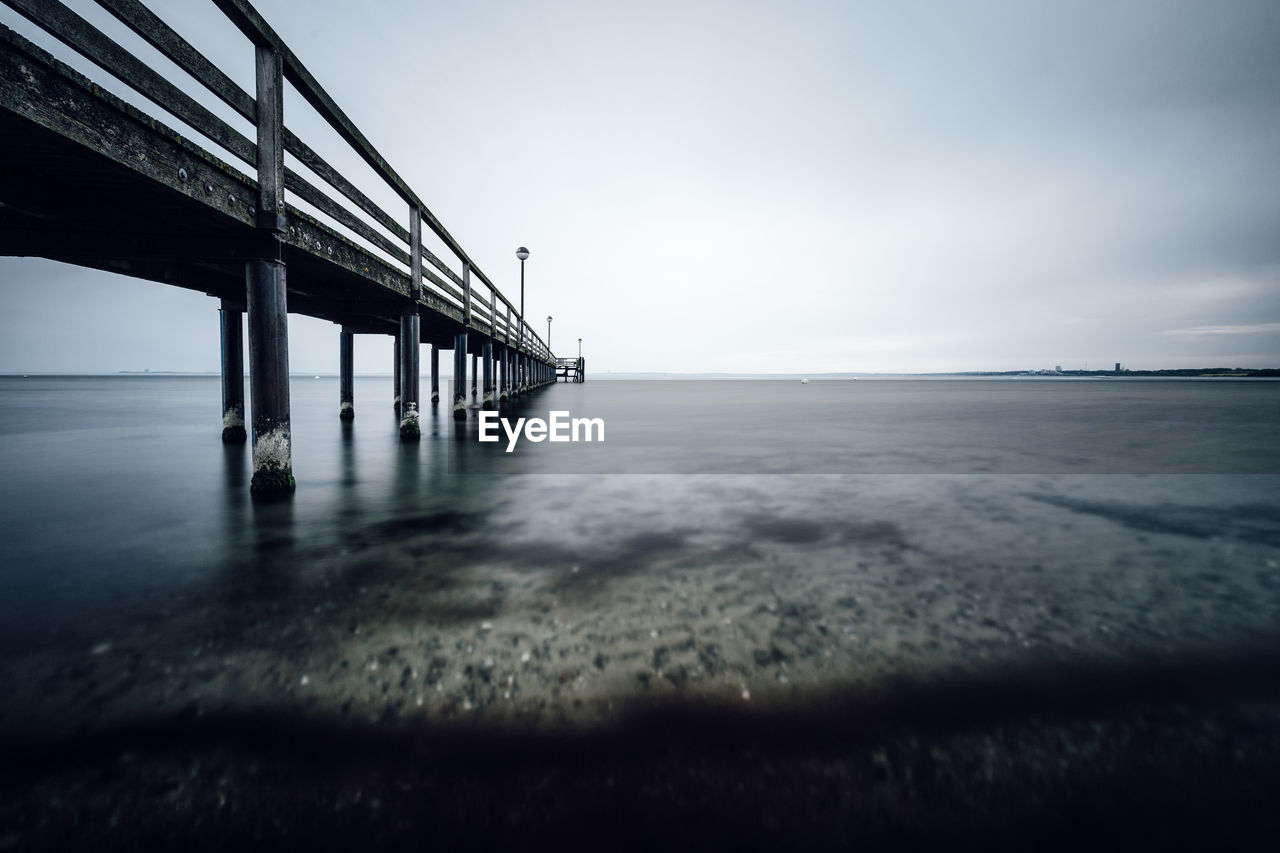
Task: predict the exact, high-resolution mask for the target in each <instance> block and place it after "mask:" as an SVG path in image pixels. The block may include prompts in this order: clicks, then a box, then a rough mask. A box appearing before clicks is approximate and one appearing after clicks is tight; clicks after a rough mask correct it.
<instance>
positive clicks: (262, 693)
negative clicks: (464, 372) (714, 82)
mask: <svg viewBox="0 0 1280 853" xmlns="http://www.w3.org/2000/svg"><path fill="white" fill-rule="evenodd" d="M556 482H557V483H559V482H560V481H556ZM642 485H643V484H642ZM653 485H654V488H653V490H652V492H653V497H652V498H651V499H649V500H647V501H645V500H640V499H638V498H637V497H636V495H637V494H638V493H643V490H642V489H638V488H637V481H636V480H634V479H632V480H626V481H625V482H621V481H609V480H607V479H604V480H598V481H597V480H592V481H590V482H589V483H583V482H565V483H564V484H563V485H557V486H554V487H548V486H547V484H546V483H541V484H537V488H538V492H537V495H536V498H537V500H536V501H535V500H522V499H521V498H522V496H521V495H519V494H514V495H504V496H503V499H504V500H507V501H509V503H510V505H511V506H514V507H520V510H519V512H521V513H522V514H523V515H522V521H523V522H524V523H523V526H522V525H517V524H514V523H507V522H508V521H509V520H508V519H505V518H504V517H503V510H502V508H501V507H492V506H486V507H470V506H467V505H455V506H450V507H448V508H429V509H428V510H426V511H424V513H423V514H421V515H419V516H415V517H412V518H406V519H404V520H403V521H398V522H395V523H394V524H391V525H383V526H382V527H381V528H379V529H377V530H370V531H368V533H367V536H366V537H365V538H363V539H362V538H361V537H359V536H354V537H349V545H350V550H349V551H348V552H347V553H329V552H328V551H316V552H308V551H307V550H306V548H305V543H296V542H289V541H284V542H277V541H272V540H271V539H270V538H264V540H263V542H262V543H261V546H260V553H259V558H258V559H257V560H256V561H255V562H253V564H252V565H246V566H245V567H244V570H243V574H236V571H235V570H234V569H232V570H229V572H230V574H229V575H228V577H226V578H225V579H223V580H224V583H223V587H222V591H221V592H220V593H218V594H214V595H209V594H202V595H195V596H192V597H191V598H190V600H166V601H164V602H163V603H162V605H161V606H157V607H156V609H155V612H153V613H146V614H143V616H142V617H140V618H129V619H121V620H119V621H118V623H116V624H109V625H108V627H107V628H103V629H102V633H100V634H94V635H93V636H90V637H87V638H83V639H80V640H76V641H75V642H55V641H53V640H50V641H49V642H47V643H45V644H43V645H41V644H35V645H33V646H31V647H29V648H26V649H23V650H21V651H19V652H15V653H11V654H8V655H7V656H6V657H5V658H4V660H3V661H2V663H3V670H2V671H0V675H3V679H4V683H5V684H6V686H7V688H8V692H7V696H6V698H5V699H4V701H3V702H0V767H2V770H0V774H2V775H0V784H2V785H3V790H2V792H0V794H2V796H0V850H5V849H24V850H25V849H36V850H39V849H48V850H56V849H72V848H74V849H86V850H90V849H91V850H103V849H119V850H126V849H139V848H153V849H154V848H158V849H196V850H227V849H244V848H246V847H256V848H264V847H274V848H287V849H291V848H302V849H455V848H477V847H478V848H482V849H483V848H490V847H496V846H502V847H507V848H513V849H530V848H549V849H550V848H557V849H592V850H595V849H619V848H628V849H655V848H679V849H692V848H699V849H706V848H714V849H719V848H722V847H725V848H745V849H868V848H870V849H902V848H914V849H926V848H929V849H932V848H935V847H938V846H939V845H943V844H945V845H947V846H948V847H956V846H959V847H966V848H968V847H972V848H977V849H1008V850H1013V849H1018V850H1026V849H1046V848H1053V849H1082V848H1099V847H1101V848H1106V849H1151V848H1155V849H1170V848H1184V849H1267V850H1271V849H1274V848H1275V846H1276V843H1277V839H1280V834H1278V831H1280V818H1278V817H1277V816H1276V811H1275V810H1274V808H1273V804H1274V803H1275V802H1278V801H1280V633H1278V632H1277V625H1280V519H1278V518H1277V514H1276V511H1275V510H1274V506H1275V505H1276V501H1275V498H1276V486H1275V484H1274V483H1273V482H1272V478H1259V479H1257V480H1254V481H1246V480H1240V479H1235V480H1215V479H1211V478H1167V479H1157V480H1144V479H1141V478H1138V479H1122V478H1109V479H1108V478H1100V479H1093V480H1088V479H1070V478H1064V479H1060V480H1054V479H1048V478H1022V479H1018V478H989V479H983V478H976V477H964V478H950V479H948V478H902V479H899V480H891V479H885V478H881V479H875V480H865V481H864V480H849V479H847V478H833V479H829V480H826V479H823V478H798V479H796V480H794V481H792V480H786V479H770V480H768V481H767V482H763V483H762V482H758V481H754V480H750V479H746V478H702V479H696V478H683V479H662V478H655V481H654V484H653ZM531 488H532V486H531ZM557 489H559V491H557ZM610 489H619V490H621V498H618V499H616V500H614V501H613V502H612V503H611V502H610V500H609V494H608V492H609V490H610ZM530 506H534V507H538V508H539V509H537V510H536V511H535V512H542V513H545V518H538V517H534V518H529V517H527V516H528V515H529V513H530V510H529V509H527V508H528V507H530ZM611 506H613V507H615V508H616V509H614V510H613V511H610V510H609V507H611ZM733 507H736V508H738V509H736V510H730V509H726V508H733ZM743 507H751V511H750V512H747V513H745V514H744V510H743V509H742V508H743ZM514 511H515V510H512V512H514ZM563 517H568V518H573V519H577V520H578V523H577V524H576V526H570V527H568V528H567V529H563V528H557V527H556V522H557V520H558V519H560V518H563ZM584 520H585V521H584ZM494 530H498V531H502V535H500V536H499V535H494ZM548 531H551V532H548Z"/></svg>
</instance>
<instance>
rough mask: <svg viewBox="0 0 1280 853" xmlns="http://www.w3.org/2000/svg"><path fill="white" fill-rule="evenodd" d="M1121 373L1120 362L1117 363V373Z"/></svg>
mask: <svg viewBox="0 0 1280 853" xmlns="http://www.w3.org/2000/svg"><path fill="white" fill-rule="evenodd" d="M1119 372H1120V362H1118V361H1117V362H1116V373H1119Z"/></svg>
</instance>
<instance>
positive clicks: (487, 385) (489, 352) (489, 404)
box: [480, 338, 496, 409]
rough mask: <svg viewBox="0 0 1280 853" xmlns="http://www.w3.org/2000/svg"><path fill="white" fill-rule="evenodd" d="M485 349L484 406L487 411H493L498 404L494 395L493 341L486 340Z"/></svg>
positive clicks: (483, 356) (482, 359) (481, 358)
mask: <svg viewBox="0 0 1280 853" xmlns="http://www.w3.org/2000/svg"><path fill="white" fill-rule="evenodd" d="M483 349H484V352H483V353H482V354H481V357H480V360H481V361H483V362H484V403H483V404H482V405H483V406H484V408H486V409H492V408H493V407H494V404H495V402H496V399H495V396H494V393H493V341H492V340H490V339H489V338H485V339H484V347H483Z"/></svg>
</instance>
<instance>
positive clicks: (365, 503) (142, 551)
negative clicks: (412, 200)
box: [0, 376, 1280, 654]
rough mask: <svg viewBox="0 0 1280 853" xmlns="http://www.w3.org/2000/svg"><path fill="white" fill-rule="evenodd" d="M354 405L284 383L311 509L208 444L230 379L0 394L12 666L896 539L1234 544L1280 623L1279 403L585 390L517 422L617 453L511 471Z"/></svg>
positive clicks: (965, 391) (1097, 557) (1088, 561)
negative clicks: (265, 486) (361, 584)
mask: <svg viewBox="0 0 1280 853" xmlns="http://www.w3.org/2000/svg"><path fill="white" fill-rule="evenodd" d="M446 386H447V383H446ZM355 393H356V419H355V421H354V423H353V424H343V423H342V422H340V421H339V419H338V387H337V380H336V379H335V378H311V377H295V378H294V379H293V382H292V406H293V409H292V427H293V436H294V447H293V465H294V472H295V475H296V478H297V482H298V488H297V492H296V495H295V496H294V497H293V498H292V500H289V501H286V502H283V503H256V502H254V501H252V500H251V499H250V496H249V492H248V481H249V477H250V454H249V450H248V448H247V447H246V446H230V447H224V446H223V445H222V444H221V443H220V441H219V431H220V426H221V422H220V398H219V394H220V385H219V380H218V379H217V378H216V377H163V376H146V377H142V376H129V377H123V376H122V377H31V378H23V377H4V378H0V471H3V478H0V648H3V649H4V651H5V652H6V653H8V654H23V653H25V652H28V651H31V650H33V649H42V648H64V647H65V648H81V649H83V648H87V647H89V646H92V645H93V644H94V643H95V642H98V641H99V640H100V639H101V638H104V637H106V638H110V637H116V636H120V635H121V634H122V633H127V629H128V626H129V625H131V624H134V623H135V622H136V620H139V619H150V620H158V619H166V618H172V619H179V618H181V614H182V613H183V612H184V608H191V607H196V606H197V605H199V604H200V603H201V602H204V601H208V600H219V601H228V600H231V601H236V600H239V599H237V596H244V597H245V598H244V600H245V601H248V600H249V598H250V597H252V598H253V600H254V601H257V602H259V603H260V602H262V601H264V600H272V599H279V600H281V601H285V600H287V599H288V598H289V596H291V595H292V594H293V591H294V589H295V587H298V586H305V585H306V583H307V578H308V572H311V571H313V569H312V567H314V566H316V565H319V564H321V563H323V565H324V567H325V569H324V571H325V572H327V573H328V575H327V576H332V574H333V573H334V572H335V571H338V572H339V573H340V572H341V567H342V561H343V560H344V559H345V557H344V555H348V554H349V555H351V560H352V565H353V566H355V565H356V564H357V561H358V563H359V565H360V566H367V565H368V564H369V562H370V554H375V555H376V554H377V553H379V549H385V550H386V552H387V553H388V554H390V553H392V552H393V551H394V549H395V548H396V547H397V544H398V543H399V544H403V543H404V542H406V541H410V540H412V541H413V542H414V543H415V544H414V546H413V547H414V549H415V550H414V553H417V554H420V555H423V554H425V555H426V556H425V557H423V559H424V560H426V561H427V562H426V563H425V564H424V563H423V562H422V560H419V561H418V562H417V563H413V562H406V563H403V566H404V568H388V569H387V570H386V571H388V572H391V573H392V576H391V577H390V578H389V580H388V578H386V577H384V578H383V580H387V581H388V582H389V583H392V584H393V585H394V583H395V578H394V572H396V571H404V572H419V571H422V570H423V565H430V559H431V555H432V554H433V553H438V554H442V555H445V556H446V557H448V558H449V559H451V560H453V561H454V563H458V562H459V561H462V562H464V563H465V562H466V561H467V560H479V559H482V558H484V556H485V555H486V554H497V555H499V556H500V557H501V559H502V560H505V561H506V564H507V565H511V566H515V567H516V568H517V569H520V570H525V571H528V572H538V571H551V570H552V569H553V568H556V567H558V566H559V565H560V564H561V563H566V562H574V563H575V565H577V564H578V563H581V564H582V565H584V566H587V567H589V568H590V567H592V566H594V567H596V568H597V569H599V570H600V571H621V570H622V569H624V568H625V570H626V571H627V572H631V573H637V574H643V573H644V572H646V571H647V570H649V568H650V567H651V565H656V564H657V563H659V562H660V563H662V564H663V565H664V566H670V565H672V564H673V563H679V562H680V561H681V560H684V561H685V562H686V563H696V562H697V561H698V560H700V559H704V558H705V556H706V554H708V553H711V552H710V551H708V549H709V548H712V545H711V544H709V543H716V544H714V549H722V548H723V547H728V546H732V547H734V548H736V549H737V551H736V552H735V553H736V554H737V555H738V559H739V560H741V559H761V560H765V561H768V560H773V561H775V562H776V561H781V562H782V563H783V564H787V563H788V561H791V562H793V563H805V564H806V565H808V564H813V563H815V561H817V562H821V561H824V560H825V561H836V562H838V561H839V560H840V559H841V555H842V554H845V555H847V554H849V553H852V552H853V551H854V550H856V549H857V548H858V547H859V545H860V544H863V545H865V544H866V543H867V542H871V543H873V544H874V543H875V542H877V541H880V540H883V539H885V538H886V537H888V538H892V539H893V540H894V541H895V542H897V543H899V544H900V545H901V546H902V547H901V548H900V549H899V550H900V551H902V552H903V553H910V552H911V551H912V549H914V551H915V552H916V553H925V554H928V555H930V559H935V560H944V561H951V564H952V565H951V569H950V570H952V571H958V572H960V573H961V574H963V573H964V571H966V568H965V566H966V561H971V562H972V563H973V565H974V566H975V567H976V568H975V571H976V570H978V569H979V568H980V569H981V570H982V571H990V570H991V567H992V566H993V565H996V566H999V565H1007V566H1008V567H1011V568H1010V570H1011V571H1012V570H1013V567H1019V566H1025V565H1028V564H1031V563H1035V564H1037V565H1058V566H1063V567H1066V568H1063V569H1061V571H1063V572H1067V571H1071V570H1072V569H1071V568H1070V567H1072V566H1077V565H1098V564H1100V563H1106V562H1107V561H1109V560H1113V559H1115V557H1116V552H1115V548H1116V547H1118V546H1116V545H1114V542H1117V541H1129V542H1137V541H1142V542H1146V541H1149V538H1150V537H1156V539H1157V540H1159V539H1160V538H1161V537H1163V538H1164V539H1167V540H1168V541H1170V542H1174V543H1178V542H1201V543H1203V542H1207V541H1214V542H1217V541H1223V542H1227V543H1228V544H1232V543H1234V546H1233V547H1238V548H1243V549H1245V550H1247V551H1249V553H1250V554H1251V555H1252V556H1251V557H1250V560H1251V562H1250V563H1249V571H1250V572H1252V573H1253V574H1251V575H1250V580H1249V583H1250V584H1254V585H1256V584H1258V583H1261V584H1262V587H1259V588H1262V589H1271V592H1270V593H1268V594H1269V595H1270V596H1271V601H1270V603H1269V604H1268V606H1271V605H1273V604H1274V603H1275V590H1274V588H1271V587H1268V586H1267V583H1268V581H1267V579H1268V578H1272V577H1273V576H1275V575H1276V573H1275V572H1274V571H1272V568H1271V566H1272V565H1274V561H1270V558H1271V557H1273V556H1275V555H1276V552H1277V548H1280V517H1278V514H1277V509H1276V508H1277V507H1278V506H1280V441H1278V440H1277V439H1280V383H1278V382H1269V381H1248V380H1230V379H1225V380H1224V379H1215V380H1204V381H1194V380H1148V381H1143V380H1128V379H1111V380H1067V379H1053V380H1033V379H1025V380H1024V379H1019V380H950V381H940V380H936V381H927V380H902V381H890V380H859V381H829V382H825V381H814V382H810V383H807V384H801V383H799V382H795V381H786V382H783V381H633V382H617V381H614V382H609V381H588V382H586V383H584V384H580V385H564V384H561V385H556V386H552V387H549V388H546V389H544V390H542V391H539V392H536V393H535V394H533V395H531V396H529V397H527V398H524V399H522V400H520V401H519V402H518V403H517V404H515V405H513V406H511V407H510V408H508V409H506V410H504V415H505V416H507V417H509V418H512V419H514V418H516V417H543V418H546V417H547V416H548V413H549V412H550V411H553V410H561V411H567V412H569V413H571V415H572V416H574V417H591V418H599V419H601V420H602V421H603V422H604V424H605V427H604V429H605V436H604V438H605V440H604V442H603V443H599V442H596V443H585V442H579V443H559V444H551V443H547V442H543V443H538V444H534V443H530V442H527V441H522V442H521V443H520V444H519V445H518V446H517V447H516V448H515V450H514V452H511V453H507V452H505V451H506V441H505V440H503V441H501V442H498V443H494V444H483V443H480V442H479V441H478V440H477V417H476V415H477V412H476V411H472V413H471V417H470V418H469V419H468V420H467V421H466V422H465V423H464V424H461V425H458V424H455V422H454V421H453V419H452V418H451V417H449V410H448V408H447V407H442V408H441V409H440V411H439V412H437V411H436V410H434V409H432V408H431V407H430V406H429V405H428V406H427V407H426V411H425V413H424V418H423V438H422V442H421V443H420V444H417V445H404V444H401V443H400V442H399V441H398V438H397V424H398V420H397V417H396V415H395V414H394V412H393V410H392V407H391V387H390V379H389V378H360V379H357V381H356V388H355ZM448 393H449V392H448V391H447V390H445V391H444V393H443V394H442V396H444V397H445V399H446V400H447V399H448ZM473 405H474V403H473ZM1081 524H1088V525H1095V526H1096V529H1097V530H1098V531H1102V532H1105V533H1106V535H1105V536H1103V535H1097V536H1095V535H1092V534H1090V533H1088V531H1089V530H1093V529H1094V528H1092V527H1086V528H1081V527H1079V526H1078V525H1081ZM1072 531H1074V532H1072ZM1113 536H1114V539H1113V538H1111V537H1113ZM877 537H880V539H879V540H878V539H877ZM460 543H465V545H466V547H465V548H464V547H462V546H461V545H460ZM714 549H713V550H714ZM770 549H772V550H770ZM903 549H905V550H903ZM1249 549H1252V550H1249ZM766 552H767V553H766ZM716 553H721V552H720V551H716ZM744 555H745V556H744ZM762 555H763V556H762ZM441 559H444V557H442V558H441ZM1269 561H1270V562H1269ZM387 564H388V565H389V566H399V565H401V563H396V562H394V561H391V560H388V561H387ZM957 566H958V568H956V567H957ZM1151 566H1152V567H1153V568H1151V569H1150V570H1151V571H1152V572H1158V571H1160V569H1159V561H1158V560H1153V561H1152V563H1151ZM335 567H336V568H335ZM819 569H820V567H819ZM575 571H576V569H575ZM819 573H820V571H819ZM1259 573H1260V574H1259ZM1268 573H1270V574H1268ZM264 578H267V579H271V580H270V582H266V581H264V580H263V579H264ZM1250 588H1253V587H1250ZM1246 597H1247V596H1246ZM1267 612H1268V613H1269V612H1270V611H1269V610H1268V611H1267ZM1255 615H1257V616H1258V617H1259V618H1261V617H1262V616H1263V615H1265V614H1261V613H1256V614H1255ZM1251 618H1252V617H1249V616H1248V614H1246V615H1245V617H1243V618H1242V619H1241V620H1240V621H1241V623H1242V624H1243V623H1249V622H1250V619H1251ZM1223 619H1224V620H1226V621H1230V620H1231V619H1234V617H1233V616H1232V615H1231V614H1226V615H1225V616H1224V617H1223Z"/></svg>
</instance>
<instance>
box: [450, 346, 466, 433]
mask: <svg viewBox="0 0 1280 853" xmlns="http://www.w3.org/2000/svg"><path fill="white" fill-rule="evenodd" d="M453 419H454V420H456V421H465V420H466V419H467V333H466V331H465V330H464V331H461V332H458V337H457V338H456V339H455V340H454V342H453Z"/></svg>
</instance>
